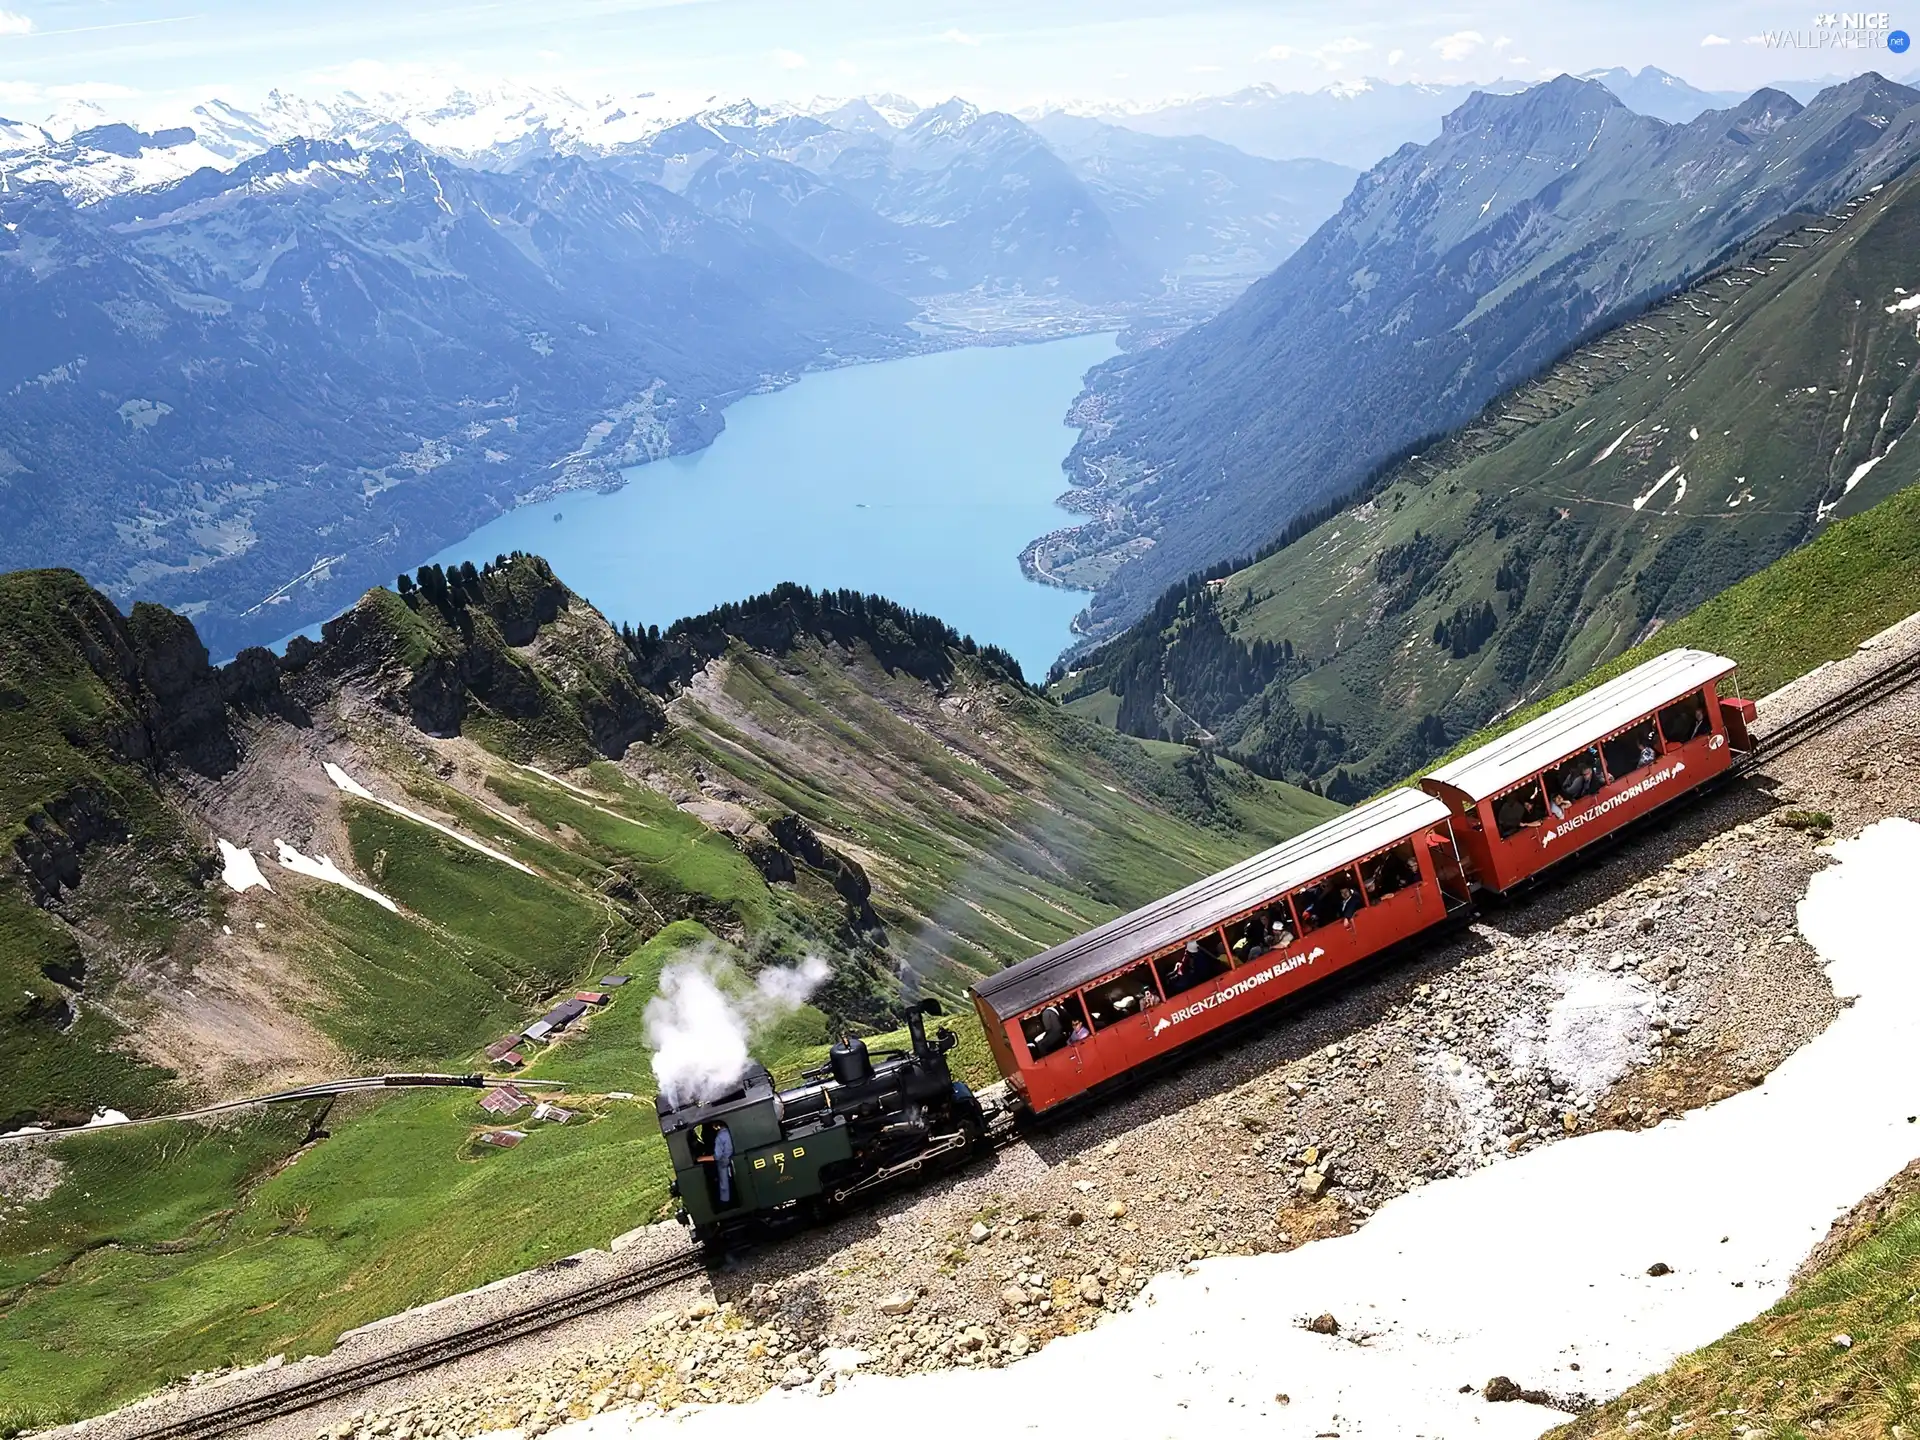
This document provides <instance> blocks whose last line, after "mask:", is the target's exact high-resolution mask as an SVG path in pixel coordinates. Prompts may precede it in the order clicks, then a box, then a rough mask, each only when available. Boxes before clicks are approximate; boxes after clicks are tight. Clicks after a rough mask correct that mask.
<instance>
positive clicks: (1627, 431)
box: [1587, 420, 1641, 466]
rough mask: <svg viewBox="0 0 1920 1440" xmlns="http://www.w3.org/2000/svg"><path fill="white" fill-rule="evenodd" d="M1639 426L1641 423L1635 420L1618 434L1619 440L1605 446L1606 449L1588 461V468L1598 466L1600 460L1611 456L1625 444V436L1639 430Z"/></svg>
mask: <svg viewBox="0 0 1920 1440" xmlns="http://www.w3.org/2000/svg"><path fill="white" fill-rule="evenodd" d="M1640 425H1641V422H1640V421H1638V420H1636V421H1634V422H1633V424H1631V425H1629V426H1627V428H1626V429H1624V430H1622V431H1621V432H1620V435H1619V438H1618V439H1616V440H1615V441H1614V442H1613V443H1612V444H1611V445H1609V446H1607V448H1606V449H1604V450H1602V451H1601V452H1600V453H1599V454H1598V455H1596V456H1594V457H1593V459H1591V460H1589V461H1588V462H1587V463H1588V465H1590V466H1591V465H1598V464H1599V463H1600V462H1601V461H1602V460H1605V459H1606V458H1607V457H1608V456H1609V455H1611V454H1613V452H1614V451H1616V450H1618V449H1619V448H1620V446H1621V445H1622V444H1623V443H1624V442H1625V440H1626V438H1627V436H1629V435H1631V434H1632V433H1633V432H1634V431H1636V430H1638V429H1639V428H1640Z"/></svg>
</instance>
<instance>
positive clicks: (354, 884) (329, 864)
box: [273, 840, 400, 915]
mask: <svg viewBox="0 0 1920 1440" xmlns="http://www.w3.org/2000/svg"><path fill="white" fill-rule="evenodd" d="M273 843H274V844H275V845H276V846H277V847H279V850H280V863H281V865H282V866H284V867H285V868H286V869H288V870H291V871H293V872H294V873H295V874H297V875H311V876H312V877H313V878H314V879H315V880H324V881H326V882H327V883H328V884H329V885H338V886H340V887H342V888H343V889H346V890H351V891H353V893H354V894H356V895H364V896H366V897H367V899H369V900H371V901H373V903H374V904H376V905H384V906H386V908H387V909H389V910H391V911H393V913H394V914H396V915H398V914H399V913H400V907H399V906H398V905H396V904H394V903H393V901H391V900H389V899H388V898H387V897H386V896H384V895H382V894H381V893H380V892H379V891H378V890H375V889H373V888H372V887H371V886H367V885H362V884H361V883H360V882H359V881H358V880H356V879H354V878H353V877H352V876H351V875H349V874H347V873H346V871H344V870H342V869H341V868H340V867H339V866H338V865H336V864H334V863H333V860H332V858H331V857H330V856H326V855H322V856H320V858H319V859H317V860H316V859H314V858H313V857H312V856H309V855H302V854H301V853H300V852H299V851H298V850H296V849H294V848H293V846H291V845H289V844H288V843H287V842H286V841H284V840H276V841H274V842H273Z"/></svg>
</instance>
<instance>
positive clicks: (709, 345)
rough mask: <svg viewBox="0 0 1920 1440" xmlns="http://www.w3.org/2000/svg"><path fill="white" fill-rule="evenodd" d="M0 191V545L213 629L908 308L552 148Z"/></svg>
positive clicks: (0, 556) (567, 475)
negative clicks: (76, 193)
mask: <svg viewBox="0 0 1920 1440" xmlns="http://www.w3.org/2000/svg"><path fill="white" fill-rule="evenodd" d="M0 218H3V219H4V222H5V229H4V230H0V328H4V330H5V332H6V334H7V336H8V340H9V343H8V345H7V347H6V351H5V354H4V356H0V394H4V396H5V401H4V404H0V477H4V478H3V479H0V484H3V485H4V490H0V514H4V515H5V517H6V530H7V534H6V537H5V539H4V541H0V563H5V564H8V565H16V566H21V565H34V564H49V563H56V562H58V563H65V564H77V565H81V566H83V567H84V568H85V569H86V571H87V573H88V574H89V575H91V576H93V577H94V578H95V579H96V580H98V581H99V582H100V583H102V584H103V585H104V586H105V587H106V588H108V589H109V590H110V591H112V592H114V593H117V594H122V595H125V594H129V593H139V594H142V595H146V596H151V597H155V598H157V599H160V600H162V601H164V602H167V603H171V604H176V605H180V606H182V607H184V608H186V609H188V610H189V611H191V613H193V614H194V615H195V616H196V618H197V620H198V623H199V625H200V627H201V630H202V633H203V634H204V635H205V637H206V638H207V639H208V640H209V641H210V642H211V643H212V644H213V645H214V646H215V648H216V649H218V650H221V651H224V652H227V653H231V652H232V651H233V650H235V649H237V648H239V647H240V646H242V645H244V644H247V643H250V642H256V641H263V640H269V639H273V638H275V637H277V636H279V635H283V634H285V633H286V632H287V631H289V630H291V629H294V628H296V627H297V626H298V625H300V624H302V623H304V622H305V621H307V620H310V619H311V618H313V617H314V616H315V615H316V614H326V613H329V612H331V611H333V610H336V609H338V608H339V607H340V606H341V605H343V604H345V603H347V602H348V601H349V600H350V599H351V597H352V596H353V595H355V594H357V593H358V592H359V591H360V590H361V589H363V588H364V587H365V585H366V584H367V583H368V582H369V581H371V580H373V579H375V578H377V577H379V576H381V575H385V574H391V573H392V571H393V569H394V568H396V566H397V565H398V564H401V563H404V562H405V560H406V559H407V558H408V557H411V556H415V555H418V554H422V553H431V551H432V550H433V549H435V548H437V547H438V546H440V545H443V544H446V543H448V542H450V541H452V540H453V539H455V538H457V537H458V536H460V535H462V534H465V533H468V532H469V531H470V530H472V529H473V528H474V527H475V526H477V525H479V524H481V523H483V522H484V521H485V520H486V519H487V518H489V517H490V516H491V515H493V514H496V513H498V512H499V510H500V509H502V508H503V507H505V506H508V505H511V504H512V503H513V502H514V500H515V499H516V498H517V497H518V496H521V495H524V494H525V493H527V492H529V491H532V490H535V489H536V488H538V487H540V486H542V485H545V484H551V483H554V482H564V483H587V482H590V481H591V480H592V478H593V477H594V476H596V475H598V474H602V473H605V472H606V471H608V470H609V469H611V468H612V467H616V466H619V465H624V464H632V463H635V462H637V461H640V460H645V459H651V458H656V457H657V456H659V455H662V454H665V453H667V452H668V451H670V450H673V449H679V448H686V447H689V446H692V445H697V444H700V443H704V442H705V441H706V440H708V439H710V438H711V437H712V435H713V434H714V433H715V432H716V431H717V429H718V428H719V409H720V406H721V405H723V404H724V403H725V402H726V401H727V400H728V399H730V398H732V397H733V396H735V395H738V394H740V393H742V392H744V391H746V390H748V389H751V388H753V387H754V386H756V385H758V384H760V383H762V382H763V381H764V379H765V378H766V377H767V376H768V375H770V374H780V373H785V372H791V371H794V370H797V369H799V368H801V367H804V366H806V365H807V364H809V363H812V362H814V361H815V360H817V359H818V358H819V357H820V356H821V355H822V353H823V352H826V351H832V352H833V353H836V354H839V355H862V354H865V355H877V354H887V353H892V352H894V351H895V350H897V349H898V348H900V347H901V346H903V345H904V344H906V343H907V335H906V332H905V330H904V328H903V322H904V321H905V320H906V318H907V317H908V316H909V315H910V314H911V313H912V307H911V305H910V304H909V303H907V302H905V301H903V300H901V299H898V298H897V297H895V296H893V295H890V294H888V293H886V292H884V291H882V290H880V289H878V288H877V287H875V286H873V285H871V284H869V283H867V282H865V281H862V280H859V279H857V278H855V277H853V276H851V275H848V274H845V273H844V272H841V271H837V270H834V269H832V268H830V267H828V266H825V265H822V264H821V263H820V262H818V261H816V260H814V259H812V258H811V257H809V256H807V255H805V254H804V253H802V252H800V251H799V250H797V249H795V248H794V247H792V246H790V245H788V244H786V243H785V242H784V241H781V240H779V239H778V238H777V237H775V236H773V235H771V234H769V233H767V232H766V231H764V230H760V229H757V228H754V227H748V226H740V225H736V224H733V223H730V222H728V221H725V220H721V219H717V218H715V217H713V216H710V215H708V214H706V213H705V212H703V211H701V210H700V209H698V208H697V207H695V206H693V205H690V204H688V203H687V202H685V201H684V200H682V199H680V198H679V197H677V196H674V195H672V194H669V193H668V192H666V191H664V190H662V189H660V188H658V187H656V186H651V185H647V184H644V183H638V182H634V181H632V180H629V179H625V178H623V177H621V176H618V175H615V174H612V173H610V172H608V171H605V170H603V169H598V168H596V167H594V166H591V165H589V164H587V163H585V162H583V161H580V160H578V159H574V158H560V159H553V160H546V161H542V162H540V163H538V164H536V165H533V166H530V167H528V168H527V169H526V170H524V171H522V172H520V173H519V174H517V175H513V176H505V175H497V174H489V173H481V172H475V171H469V170H464V169H462V168H461V167H459V166H457V165H454V164H452V163H451V162H449V161H447V160H445V159H442V158H440V157H437V156H434V155H430V154H428V153H427V152H425V151H423V150H421V149H419V148H418V147H407V148H401V149H396V150H387V151H378V152H373V153H363V152H359V151H356V150H354V149H353V148H351V147H350V146H346V145H343V144H339V143H325V144H322V143H313V144H309V143H306V142H296V143H293V144H290V145H287V146H282V147H278V148H276V149H275V150H272V151H269V152H268V153H267V154H265V155H262V156H258V157H255V158H254V159H252V160H248V161H246V162H244V163H242V164H241V165H239V166H237V167H236V168H234V169H233V170H231V171H230V172H225V173H223V172H220V171H216V170H210V169H209V170H201V171H199V172H197V173H195V174H194V175H192V176H190V177H188V178H187V179H185V180H182V181H180V182H178V183H177V184H174V185H170V186H165V187H161V188H158V189H153V190H143V191H139V192H135V193H131V194H127V195H122V196H117V197H114V198H111V199H108V200H103V201H101V202H100V203H98V204H95V205H92V206H89V207H87V208H86V209H84V210H77V209H75V208H74V207H73V206H72V205H70V204H69V203H68V202H67V201H66V199H65V198H64V197H63V196H62V195H61V194H60V193H59V192H58V191H57V190H55V189H54V188H53V187H51V186H46V185H41V186H28V187H25V188H21V189H16V190H13V191H11V192H10V193H7V194H5V195H3V196H0ZM396 557H398V558H397V559H396Z"/></svg>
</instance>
